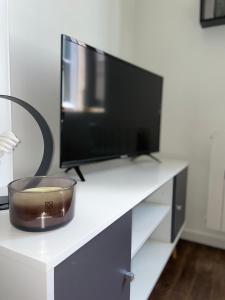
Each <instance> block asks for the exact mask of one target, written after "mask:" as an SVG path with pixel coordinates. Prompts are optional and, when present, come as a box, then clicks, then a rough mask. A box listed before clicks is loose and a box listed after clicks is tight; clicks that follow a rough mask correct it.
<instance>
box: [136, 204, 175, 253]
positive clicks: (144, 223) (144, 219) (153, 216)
mask: <svg viewBox="0 0 225 300" xmlns="http://www.w3.org/2000/svg"><path fill="white" fill-rule="evenodd" d="M169 211H170V206H169V205H164V204H158V203H151V202H148V201H143V202H142V203H141V204H139V205H137V206H136V207H135V208H134V209H133V212H132V213H133V221H132V247H131V257H132V258H133V257H134V256H135V254H136V253H137V252H138V250H139V249H140V248H141V247H142V246H143V244H144V243H145V242H146V241H147V240H148V238H149V237H150V235H151V234H152V233H153V231H154V230H155V229H156V228H157V226H158V225H159V224H160V223H161V222H162V220H163V219H164V218H165V216H166V215H167V214H168V213H169Z"/></svg>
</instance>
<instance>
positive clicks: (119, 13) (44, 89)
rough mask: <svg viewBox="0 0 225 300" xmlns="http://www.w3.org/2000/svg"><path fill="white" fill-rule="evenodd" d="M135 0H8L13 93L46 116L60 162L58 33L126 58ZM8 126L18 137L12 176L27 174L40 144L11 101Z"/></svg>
mask: <svg viewBox="0 0 225 300" xmlns="http://www.w3.org/2000/svg"><path fill="white" fill-rule="evenodd" d="M133 5H134V0H130V1H129V0H114V1H111V0H64V1H59V0H48V1H36V0H20V1H18V0H9V25H10V26H9V28H10V62H11V90H12V95H15V96H17V97H21V98H22V99H24V100H26V101H28V102H30V103H31V104H32V105H33V106H34V107H36V108H37V109H38V110H39V111H40V112H41V113H42V114H43V115H44V116H45V117H46V119H47V120H48V122H49V124H50V126H51V129H52V131H53V134H54V139H55V145H56V147H55V159H54V165H55V166H58V164H59V151H58V148H59V103H60V98H59V92H60V81H59V80H60V34H61V33H66V34H68V35H71V36H73V37H76V38H78V39H80V40H83V41H85V42H86V43H88V44H90V45H92V46H95V47H98V48H100V49H102V50H105V51H107V52H109V53H112V54H114V55H117V56H120V57H123V58H126V59H128V60H129V59H131V55H132V47H131V45H132V41H133V40H132V37H133V30H132V26H131V25H130V24H133V23H131V22H130V20H131V18H132V10H133ZM13 129H14V131H15V133H16V134H17V136H18V137H19V138H20V139H21V140H22V143H21V144H20V146H19V147H18V148H17V150H16V151H15V154H14V171H15V177H21V176H27V175H32V174H33V173H34V171H35V169H37V166H38V164H39V163H40V160H41V156H42V151H43V148H42V147H41V144H42V143H41V135H40V133H39V130H38V128H37V126H36V125H35V123H34V121H33V120H32V119H31V117H30V116H28V115H27V114H26V113H25V112H23V111H22V109H20V108H16V107H13Z"/></svg>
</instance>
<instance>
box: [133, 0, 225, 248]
mask: <svg viewBox="0 0 225 300" xmlns="http://www.w3.org/2000/svg"><path fill="white" fill-rule="evenodd" d="M135 12H136V16H135V20H136V32H135V40H136V43H135V45H136V48H135V53H134V61H135V63H137V64H140V65H142V66H143V67H147V68H148V69H150V70H152V71H154V72H156V73H159V74H162V75H163V76H164V79H165V80H164V97H163V118H162V135H161V150H162V152H164V153H166V154H167V155H171V156H174V157H180V158H184V159H188V160H189V161H190V169H189V182H188V199H187V226H186V231H185V234H184V236H185V237H186V238H189V239H192V240H196V241H199V242H203V243H209V244H212V245H217V246H221V247H225V235H224V234H220V233H218V232H216V231H211V230H207V229H206V223H205V216H206V207H207V197H208V177H209V159H210V135H211V134H212V133H213V132H214V131H216V130H224V131H225V85H224V80H225V38H224V37H225V26H220V27H214V28H208V29H202V28H201V27H200V24H199V1H196V0H183V1H180V0H174V1H165V0H157V1H153V0H142V1H138V0H136V8H135Z"/></svg>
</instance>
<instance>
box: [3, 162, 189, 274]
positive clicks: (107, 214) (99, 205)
mask: <svg viewBox="0 0 225 300" xmlns="http://www.w3.org/2000/svg"><path fill="white" fill-rule="evenodd" d="M187 165H188V164H187V162H184V161H178V160H163V162H162V163H161V164H159V163H157V162H155V161H153V160H151V159H150V158H148V157H142V158H139V159H136V160H133V161H131V160H130V159H120V160H113V161H108V162H104V163H98V164H95V165H94V164H93V165H92V166H89V167H84V168H82V171H84V172H83V173H84V176H85V179H86V182H78V184H77V192H76V209H75V217H74V219H73V220H72V221H71V222H70V223H69V224H67V225H66V226H64V227H62V228H59V229H56V230H53V231H48V232H43V233H29V232H24V231H21V230H18V229H16V228H14V227H13V226H12V225H11V224H10V222H9V215H8V211H2V212H0V256H1V257H2V258H3V257H4V256H6V257H8V258H10V259H12V260H17V261H18V260H19V261H20V262H22V263H24V264H28V265H30V266H32V267H35V268H40V269H42V270H46V271H47V270H49V269H51V268H53V267H55V266H56V265H57V264H59V263H60V262H62V261H63V260H64V259H66V258H67V257H68V256H70V255H71V254H72V253H74V252H75V251H76V250H78V249H79V248H80V247H82V246H83V245H84V244H86V243H87V242H88V241H90V240H91V239H92V238H94V237H95V236H96V235H97V234H99V233H100V232H101V231H103V230H104V229H105V228H106V227H107V226H109V225H110V224H112V223H113V222H114V221H116V220H117V219H118V218H120V217H121V216H122V215H123V214H125V213H126V212H128V211H129V210H130V209H132V208H133V207H134V206H136V205H137V204H138V203H140V202H141V201H142V200H143V199H145V198H146V197H147V196H148V195H150V194H151V193H153V192H154V191H156V190H157V189H158V188H159V187H160V186H161V185H162V184H164V183H166V182H167V181H168V180H170V179H171V178H173V176H175V175H176V174H177V173H178V172H180V171H181V170H183V169H184V168H185V167H187ZM71 173H73V172H71Z"/></svg>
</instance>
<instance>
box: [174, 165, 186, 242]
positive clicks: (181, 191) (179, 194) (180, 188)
mask: <svg viewBox="0 0 225 300" xmlns="http://www.w3.org/2000/svg"><path fill="white" fill-rule="evenodd" d="M186 190H187V168H186V169H184V170H183V171H182V172H180V173H179V174H178V175H177V176H175V178H174V186H173V212H172V235H171V240H172V242H173V241H174V240H175V238H176V236H177V234H178V232H179V230H180V228H181V227H182V225H183V224H184V220H185V204H186Z"/></svg>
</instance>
